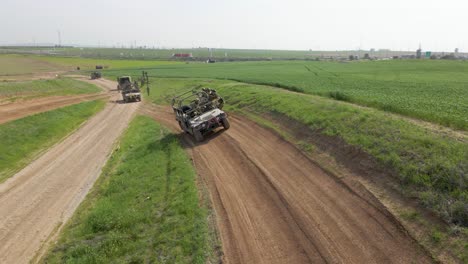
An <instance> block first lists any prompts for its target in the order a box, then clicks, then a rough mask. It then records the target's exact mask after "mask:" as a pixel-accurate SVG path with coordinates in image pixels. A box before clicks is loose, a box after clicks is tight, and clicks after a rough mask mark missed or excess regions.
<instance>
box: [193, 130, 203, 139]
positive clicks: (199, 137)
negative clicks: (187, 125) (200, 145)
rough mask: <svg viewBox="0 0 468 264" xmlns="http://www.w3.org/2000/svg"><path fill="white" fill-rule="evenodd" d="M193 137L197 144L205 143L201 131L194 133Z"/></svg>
mask: <svg viewBox="0 0 468 264" xmlns="http://www.w3.org/2000/svg"><path fill="white" fill-rule="evenodd" d="M193 136H194V137H195V140H196V141H197V142H202V141H203V135H202V133H201V132H200V131H198V130H194V131H193Z"/></svg>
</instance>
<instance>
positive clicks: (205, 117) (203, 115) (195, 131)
mask: <svg viewBox="0 0 468 264" xmlns="http://www.w3.org/2000/svg"><path fill="white" fill-rule="evenodd" d="M171 105H172V109H173V110H174V113H175V116H176V120H177V122H178V123H179V126H180V128H181V129H182V130H183V131H185V132H187V133H189V134H190V135H192V136H193V137H194V138H195V140H196V141H198V142H201V141H203V138H204V136H205V135H206V134H207V133H208V132H210V131H213V130H215V129H216V128H218V127H221V126H222V127H224V129H229V127H230V124H229V120H228V117H227V114H226V113H225V112H224V111H222V108H223V106H224V100H223V98H222V97H220V96H219V95H218V94H217V93H216V91H215V90H213V89H210V88H201V89H193V90H190V91H188V92H185V93H183V94H181V95H179V96H176V97H174V98H173V99H172V104H171Z"/></svg>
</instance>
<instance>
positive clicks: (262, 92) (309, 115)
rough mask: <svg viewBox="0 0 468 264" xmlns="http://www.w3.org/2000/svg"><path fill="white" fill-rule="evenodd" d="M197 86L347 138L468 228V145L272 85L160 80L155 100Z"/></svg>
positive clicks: (232, 106) (233, 106)
mask: <svg viewBox="0 0 468 264" xmlns="http://www.w3.org/2000/svg"><path fill="white" fill-rule="evenodd" d="M197 85H205V86H208V87H212V88H215V89H216V90H217V91H218V92H219V94H221V95H223V96H224V98H225V100H226V105H225V108H226V110H228V111H247V112H253V113H255V114H258V115H263V114H268V113H279V114H281V115H284V116H286V117H288V118H291V119H293V120H296V121H299V122H300V123H302V124H305V125H307V126H308V127H309V128H310V129H311V130H313V131H317V132H320V133H321V134H324V135H327V136H333V137H337V138H340V139H342V140H344V141H345V142H346V143H347V144H349V145H351V146H355V147H358V148H359V149H362V150H363V151H365V152H367V153H368V154H370V155H371V156H373V157H374V158H375V159H376V161H377V162H378V163H380V165H381V166H383V167H385V168H389V169H391V170H393V171H395V172H397V174H398V176H399V178H398V181H399V182H400V185H401V188H402V189H404V190H408V193H410V194H411V195H415V196H417V197H419V199H420V201H421V203H423V204H424V205H425V206H426V207H428V208H431V209H432V210H434V211H435V212H437V213H438V214H439V215H440V216H441V217H442V218H444V219H445V220H447V221H448V222H453V223H456V224H459V225H463V226H468V208H467V207H466V204H468V143H467V142H466V140H460V139H456V138H451V137H448V136H446V135H442V134H438V133H436V132H434V131H432V130H430V129H428V128H425V127H423V126H418V125H416V124H414V123H412V122H410V121H407V120H405V119H403V118H401V117H400V116H397V115H392V114H389V113H385V112H382V111H379V110H375V109H369V108H361V107H356V106H354V105H351V104H348V103H344V102H339V101H335V100H330V99H327V98H323V97H318V96H313V95H305V94H299V93H292V92H288V91H285V90H281V89H275V88H272V87H265V86H258V85H250V84H242V83H238V82H231V81H220V80H203V79H198V80H197V79H186V78H184V79H158V80H157V86H158V89H155V90H154V91H153V92H152V94H151V96H150V98H151V99H152V100H153V101H154V102H157V103H168V102H169V101H168V99H169V98H170V97H171V96H170V95H173V94H176V93H178V92H180V91H183V90H187V89H189V88H190V87H194V86H197Z"/></svg>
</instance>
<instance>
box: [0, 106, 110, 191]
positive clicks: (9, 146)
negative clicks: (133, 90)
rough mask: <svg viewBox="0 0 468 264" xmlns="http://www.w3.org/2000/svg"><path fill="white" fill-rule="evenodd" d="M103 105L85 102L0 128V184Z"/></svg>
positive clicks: (0, 126)
mask: <svg viewBox="0 0 468 264" xmlns="http://www.w3.org/2000/svg"><path fill="white" fill-rule="evenodd" d="M104 105H105V103H104V102H103V101H91V102H84V103H80V104H76V105H72V106H67V107H63V108H60V109H56V110H53V111H48V112H44V113H40V114H36V115H32V116H28V117H25V118H22V119H18V120H15V121H11V122H8V123H5V124H2V125H0V138H1V139H2V140H0V182H2V181H4V180H5V179H7V178H9V177H10V176H12V175H13V174H14V173H15V172H16V171H18V170H19V169H21V168H23V167H24V166H25V165H27V164H28V163H29V162H30V161H31V159H33V158H34V157H35V156H36V155H37V154H38V152H39V151H41V150H43V149H45V148H48V147H50V146H52V145H53V144H55V143H56V142H57V141H59V140H60V139H61V138H63V137H64V136H66V135H67V134H69V133H70V132H71V131H73V130H74V129H76V128H77V127H78V126H79V125H80V124H82V123H83V122H84V121H85V120H87V119H88V118H89V117H91V116H92V115H94V114H95V113H97V112H98V111H99V110H101V109H102V108H103V107H104Z"/></svg>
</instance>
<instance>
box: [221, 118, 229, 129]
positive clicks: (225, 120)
mask: <svg viewBox="0 0 468 264" xmlns="http://www.w3.org/2000/svg"><path fill="white" fill-rule="evenodd" d="M221 123H222V124H223V127H224V129H229V127H231V124H229V120H228V119H227V117H225V118H223V119H221Z"/></svg>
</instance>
